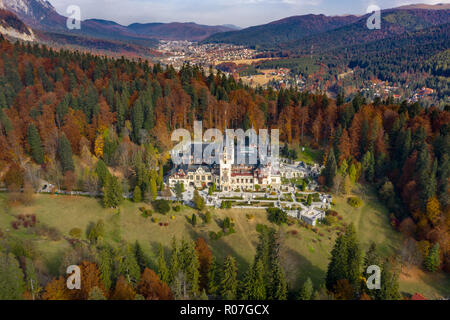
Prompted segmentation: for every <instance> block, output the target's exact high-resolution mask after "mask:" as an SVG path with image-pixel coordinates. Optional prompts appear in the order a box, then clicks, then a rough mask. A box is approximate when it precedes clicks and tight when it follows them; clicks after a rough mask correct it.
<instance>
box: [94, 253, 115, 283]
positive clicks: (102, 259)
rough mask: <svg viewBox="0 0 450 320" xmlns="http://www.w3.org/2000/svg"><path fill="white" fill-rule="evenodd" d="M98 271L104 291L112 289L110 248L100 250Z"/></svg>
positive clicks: (111, 256) (112, 269)
mask: <svg viewBox="0 0 450 320" xmlns="http://www.w3.org/2000/svg"><path fill="white" fill-rule="evenodd" d="M98 269H99V270H100V278H101V279H102V282H103V285H104V286H105V289H106V290H109V289H110V288H111V287H112V283H113V271H114V259H113V254H112V248H110V247H108V246H104V247H102V248H101V249H100V252H99V260H98Z"/></svg>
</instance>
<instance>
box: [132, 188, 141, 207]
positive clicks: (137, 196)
mask: <svg viewBox="0 0 450 320" xmlns="http://www.w3.org/2000/svg"><path fill="white" fill-rule="evenodd" d="M133 201H134V202H136V203H139V202H141V201H142V192H141V188H139V186H136V187H135V188H134V191H133Z"/></svg>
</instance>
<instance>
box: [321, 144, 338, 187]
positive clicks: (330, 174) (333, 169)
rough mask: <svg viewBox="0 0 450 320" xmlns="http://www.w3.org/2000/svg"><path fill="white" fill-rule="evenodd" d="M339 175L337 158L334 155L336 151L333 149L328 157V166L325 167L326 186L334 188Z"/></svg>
mask: <svg viewBox="0 0 450 320" xmlns="http://www.w3.org/2000/svg"><path fill="white" fill-rule="evenodd" d="M336 174H337V164H336V158H335V155H334V150H333V149H331V150H330V152H329V155H328V159H327V164H326V166H325V171H324V175H325V179H326V184H327V186H328V187H329V188H332V187H333V185H334V177H335V176H336Z"/></svg>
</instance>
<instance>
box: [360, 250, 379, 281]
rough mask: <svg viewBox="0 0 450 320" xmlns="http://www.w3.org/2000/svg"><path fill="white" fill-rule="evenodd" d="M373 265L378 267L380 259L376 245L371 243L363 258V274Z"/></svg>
mask: <svg viewBox="0 0 450 320" xmlns="http://www.w3.org/2000/svg"><path fill="white" fill-rule="evenodd" d="M374 265H375V266H378V265H380V257H379V254H378V249H377V245H376V244H375V242H372V243H371V244H370V247H369V250H367V252H366V255H365V256H364V263H363V274H365V273H366V271H367V268H368V267H370V266H374Z"/></svg>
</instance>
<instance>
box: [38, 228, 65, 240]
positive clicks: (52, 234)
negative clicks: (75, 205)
mask: <svg viewBox="0 0 450 320" xmlns="http://www.w3.org/2000/svg"><path fill="white" fill-rule="evenodd" d="M35 232H36V234H38V235H39V236H41V237H46V238H48V239H50V240H52V241H59V240H61V238H62V236H61V232H59V230H58V229H56V228H54V227H49V226H47V225H46V224H40V225H39V226H36V228H35Z"/></svg>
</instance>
